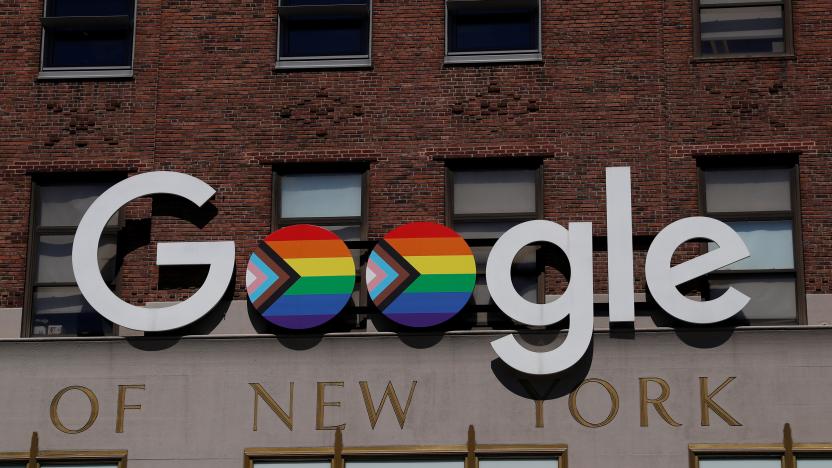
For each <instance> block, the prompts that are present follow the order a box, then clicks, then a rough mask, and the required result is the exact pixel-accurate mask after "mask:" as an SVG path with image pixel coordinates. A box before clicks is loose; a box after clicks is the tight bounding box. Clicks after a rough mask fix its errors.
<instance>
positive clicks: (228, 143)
mask: <svg viewBox="0 0 832 468" xmlns="http://www.w3.org/2000/svg"><path fill="white" fill-rule="evenodd" d="M786 2H787V3H786V4H787V7H786V10H785V11H787V12H788V15H786V18H785V21H786V22H787V23H789V24H790V27H788V28H787V29H790V31H789V37H788V41H789V42H791V44H789V47H787V49H786V50H784V52H783V53H778V54H767V55H763V56H732V55H728V56H721V55H714V56H702V55H697V53H696V49H695V47H694V43H695V42H696V41H695V40H694V37H695V36H696V35H697V34H698V32H697V30H696V28H697V24H696V22H697V18H698V15H699V14H700V11H699V10H698V7H697V6H696V5H695V4H694V2H693V0H667V1H664V2H657V1H647V2H625V1H593V2H589V1H584V0H579V1H572V2H563V1H551V0H542V1H541V3H540V7H539V8H540V11H539V15H540V44H539V49H540V55H541V59H540V60H528V61H523V62H518V63H513V62H502V63H501V62H495V63H489V62H486V63H458V64H449V63H445V62H446V44H445V42H446V41H445V37H446V24H445V23H446V2H443V1H441V0H421V1H413V0H398V1H391V0H374V1H373V2H372V8H371V10H370V18H371V23H372V29H371V34H370V41H371V47H370V53H369V61H370V64H369V66H359V67H354V68H343V67H337V66H333V67H329V68H320V69H291V68H290V69H284V68H280V67H276V66H275V62H276V60H277V53H276V44H277V41H278V24H279V22H278V2H277V1H276V0H275V1H270V2H266V1H249V2H243V1H236V0H216V1H210V2H196V1H189V0H181V1H180V0H177V1H174V2H160V1H158V0H138V1H137V4H136V10H135V21H134V34H135V35H134V44H133V47H134V51H133V55H132V67H131V70H132V72H131V73H129V75H130V76H122V77H111V78H78V77H60V76H58V77H55V76H47V75H45V74H44V73H43V70H42V63H41V61H42V37H43V35H44V27H45V26H43V25H42V23H41V21H40V18H41V17H43V16H44V2H43V0H0V193H2V194H3V196H2V200H3V203H2V206H0V224H2V226H3V227H4V229H3V231H2V233H0V260H1V261H2V263H3V265H4V268H3V271H2V272H1V273H0V312H2V313H3V314H4V317H3V318H2V319H0V323H2V324H3V328H2V330H0V335H2V337H4V338H20V337H21V336H22V337H28V336H29V335H31V334H32V328H31V327H32V325H31V316H30V314H31V312H26V311H27V308H31V304H30V301H32V298H31V288H32V286H31V284H32V282H33V281H34V280H33V279H32V278H31V274H32V271H33V268H34V266H33V263H32V262H34V260H32V259H33V256H34V255H35V253H34V249H35V246H33V245H32V244H33V234H32V233H33V229H34V227H33V225H32V224H33V220H34V214H33V211H32V210H33V208H32V207H33V203H34V201H33V185H36V184H38V183H41V182H42V181H47V182H49V181H78V180H87V179H89V178H93V179H95V178H99V179H100V178H105V179H106V178H110V179H112V180H116V179H118V178H123V177H128V176H131V175H135V174H137V173H143V172H148V171H154V170H169V171H178V172H184V173H187V174H190V175H193V176H195V177H198V178H199V179H201V180H203V181H205V182H207V183H208V184H210V185H211V186H212V187H214V188H215V189H216V190H217V194H216V196H215V197H214V198H213V199H212V201H211V203H210V204H209V206H207V207H205V208H203V209H200V210H194V209H192V207H191V206H190V205H188V203H187V202H185V201H180V200H176V199H174V198H172V197H170V198H168V197H155V198H153V200H151V199H149V198H146V199H141V200H138V201H135V202H132V203H131V204H130V205H129V206H128V207H127V209H126V210H124V213H123V219H122V221H121V222H120V229H119V232H118V254H117V259H118V260H117V262H118V269H117V275H116V278H115V283H114V284H115V288H116V291H117V292H118V294H119V295H120V297H122V298H124V299H125V300H127V301H129V302H131V303H133V304H137V305H142V304H146V303H165V302H172V301H179V300H183V299H185V298H187V297H189V296H190V295H191V294H192V293H193V292H194V291H195V290H196V289H197V288H198V286H199V285H200V284H201V281H202V278H203V277H204V271H202V270H199V269H196V270H194V271H188V272H187V273H186V274H184V273H182V270H178V271H172V272H171V271H165V270H160V269H159V268H158V267H156V266H155V258H156V244H157V242H161V241H196V240H200V241H205V240H233V241H234V242H235V244H236V249H237V257H236V274H235V277H234V280H233V284H232V285H231V286H230V287H229V291H228V292H227V293H226V295H225V297H224V299H226V301H227V302H231V303H232V304H233V303H236V304H237V305H238V306H237V309H234V310H236V311H237V312H238V313H239V314H241V315H240V317H242V318H241V319H240V320H242V322H246V321H247V320H249V318H250V317H249V316H248V315H246V311H245V306H244V304H245V299H246V281H245V277H246V262H247V259H248V256H249V254H250V253H251V252H252V251H253V250H254V248H255V247H256V245H257V243H258V242H259V241H260V240H261V239H262V238H263V237H265V236H266V235H267V234H269V233H270V232H271V231H272V230H273V229H274V228H276V227H277V221H276V219H275V215H274V210H275V207H274V204H275V190H276V188H275V180H276V177H277V175H279V174H283V173H284V172H286V171H288V172H297V171H307V170H315V171H320V170H326V171H331V172H338V171H339V170H341V169H342V168H351V169H353V168H360V169H361V170H362V171H363V170H366V174H367V175H366V194H365V195H366V216H365V218H364V219H365V222H366V228H365V229H366V234H365V235H364V236H363V237H364V239H362V241H360V242H358V243H357V244H355V245H356V246H358V247H356V248H367V247H370V246H372V245H373V243H374V241H377V240H378V239H380V238H382V237H383V236H384V235H385V233H387V232H388V231H390V230H391V229H393V228H395V227H397V226H400V225H402V224H404V223H408V222H414V221H432V222H437V223H448V222H449V220H450V219H451V218H452V217H453V213H452V212H450V211H449V210H450V208H449V195H448V191H449V187H448V184H449V183H450V182H449V181H450V179H449V172H452V171H453V170H457V169H460V168H461V169H478V168H482V167H495V168H497V169H505V168H513V167H528V166H534V167H539V168H540V174H541V182H540V189H539V190H540V192H541V195H542V197H541V200H542V202H541V203H542V204H541V206H539V211H540V216H541V217H542V218H543V219H547V220H551V221H555V222H557V223H559V224H561V225H564V226H566V225H567V224H568V223H569V222H580V221H586V222H592V223H593V236H594V243H595V244H596V249H595V264H594V270H595V282H596V285H595V292H596V294H597V295H600V296H599V297H598V298H597V301H596V302H598V303H599V304H600V305H597V307H598V309H599V311H600V312H599V315H600V317H599V318H598V320H599V321H600V322H602V323H604V318H603V314H604V312H603V309H604V306H603V302H604V300H603V298H602V297H601V296H602V295H604V294H605V293H606V292H607V280H606V278H607V270H606V253H605V246H606V224H605V223H606V216H605V203H606V199H605V190H604V180H605V179H604V174H605V168H607V167H614V166H629V167H630V168H631V170H632V186H633V192H632V195H633V199H632V203H633V215H634V218H633V228H634V236H635V238H634V239H635V241H634V242H635V284H636V293H637V294H645V296H643V297H642V296H640V298H639V299H638V301H637V302H638V304H637V308H638V309H639V310H641V311H642V312H640V315H642V316H643V317H644V320H643V321H640V322H637V326H636V328H637V329H639V328H640V327H645V328H655V327H656V325H660V326H661V325H665V324H667V317H666V316H664V315H662V313H661V312H660V311H658V308H657V307H656V306H655V304H653V303H652V302H651V299H650V297H649V294H646V293H647V291H646V287H645V281H644V258H645V255H646V250H647V246H648V245H649V242H650V241H651V240H652V238H653V237H654V236H655V235H656V233H657V232H658V231H659V230H661V229H662V228H663V227H664V226H666V225H668V224H669V223H671V222H673V221H675V220H677V219H680V218H684V217H688V216H696V215H699V214H701V213H702V212H703V205H702V197H703V196H704V195H703V190H704V188H703V187H702V185H701V184H702V180H701V174H702V170H703V168H709V167H723V166H724V167H748V168H760V167H775V166H776V167H790V168H796V169H795V171H796V174H797V178H798V179H797V184H796V185H795V186H794V190H795V192H796V194H797V196H796V199H795V200H794V202H795V203H794V204H793V205H792V210H794V211H795V212H796V213H797V214H796V216H795V218H794V219H795V220H796V221H797V224H796V225H795V226H794V227H793V229H794V230H793V235H794V236H795V245H797V246H798V248H797V249H796V250H795V257H794V262H795V267H794V271H795V272H794V275H795V284H796V288H797V289H796V291H797V301H798V305H797V306H796V307H797V314H796V315H795V316H794V317H793V319H791V320H786V321H785V322H786V325H789V324H793V325H812V326H819V325H826V324H828V323H830V322H832V307H830V306H832V284H831V283H830V275H832V237H831V236H829V235H828V232H829V231H830V230H832V210H830V209H829V201H830V199H832V169H830V166H829V161H830V156H831V155H832V126H830V122H831V121H830V116H832V85H830V78H829V77H830V76H832V57H830V52H832V21H830V20H829V5H828V4H826V3H824V2H822V1H799V0H794V1H789V0H786ZM313 3H314V2H313ZM704 3H705V2H704V1H703V4H704ZM774 3H776V2H774ZM781 3H782V2H781ZM44 24H46V23H44ZM485 159H487V160H489V161H490V162H488V163H486V162H483V161H482V160H485ZM489 164H492V165H489ZM698 248H699V247H696V246H691V247H690V248H689V249H687V250H685V251H683V255H682V256H683V257H685V256H686V257H687V258H690V257H692V256H693V255H694V254H695V253H697V252H698V251H699V250H697V249H698ZM544 258H545V256H544ZM553 262H554V260H553V261H550V262H549V263H550V265H549V267H547V270H546V271H547V274H546V275H545V286H544V292H545V294H548V295H551V294H558V293H560V292H562V290H563V288H564V281H563V275H562V274H560V273H558V272H557V271H555V269H553V268H551V263H553ZM27 272H28V275H29V277H28V278H27ZM694 290H697V289H696V287H694ZM365 303H366V301H365ZM240 304H242V305H240ZM359 304H362V305H361V307H359V309H358V312H359V314H363V315H359V317H360V318H362V320H363V317H364V316H366V315H369V316H370V317H371V318H372V316H373V315H374V314H377V312H375V311H374V310H373V308H372V307H371V306H366V307H365V306H364V305H363V303H361V301H360V300H359ZM231 308H232V309H233V308H234V307H231ZM224 310H231V309H228V308H227V307H226V309H224ZM223 313H225V312H220V313H219V314H220V315H222V314H223ZM222 319H223V317H222V316H220V317H215V318H214V319H210V320H208V322H209V323H206V324H203V325H204V326H205V327H207V328H201V329H200V332H201V333H206V334H207V333H211V332H213V333H223V331H222V330H221V329H220V328H216V329H215V327H217V322H219V321H222ZM251 320H252V323H253V326H252V324H249V323H245V324H244V325H239V323H240V322H239V321H238V322H235V324H234V325H231V326H228V328H226V329H224V330H227V331H228V333H250V332H251V329H252V328H253V329H255V330H258V331H262V328H258V327H259V326H258V324H257V323H256V320H255V319H254V318H251ZM779 323H780V324H782V323H783V322H779ZM482 325H484V324H483V323H479V322H477V321H476V320H470V321H467V322H466V321H463V322H454V323H453V324H452V325H451V326H450V327H448V328H462V329H465V330H468V329H471V328H485V327H480V326H482ZM374 327H375V328H374ZM379 327H381V325H378V324H376V325H372V324H371V325H368V324H367V323H365V322H363V321H359V322H357V323H356V322H354V321H351V320H344V321H343V323H339V324H338V325H334V326H333V327H332V329H331V330H330V329H328V331H350V330H352V331H355V330H356V329H357V330H358V331H361V330H368V331H373V330H375V329H376V328H379ZM751 328H754V327H751ZM188 332H189V333H190V332H194V330H190V331H188ZM266 332H267V333H271V332H274V330H272V329H268V328H267V329H266ZM119 333H120V334H129V333H125V332H124V331H120V332H119ZM185 333H186V332H182V333H178V334H177V333H174V334H175V335H178V336H181V335H182V334H185ZM748 333H751V332H748ZM761 333H762V332H761ZM816 333H817V334H818V336H820V335H821V334H822V333H825V332H822V331H820V332H816ZM783 336H785V335H783ZM789 336H790V338H788V339H789V340H791V339H793V338H791V335H789ZM784 339H785V338H784ZM796 341H799V339H796ZM113 343H115V342H113ZM605 343H606V342H605ZM9 346H11V345H9ZM61 346H63V345H61ZM106 346H111V344H108V345H106ZM112 346H121V345H117V344H115V345H112ZM125 346H126V345H125ZM183 346H184V345H183ZM187 346H190V345H187ZM813 346H814V345H813ZM416 347H419V346H416ZM10 349H20V348H14V347H12V348H10ZM187 349H188V350H189V351H188V352H190V348H187ZM709 356H710V355H709ZM188 359H191V358H188ZM194 359H196V358H194ZM821 361H822V360H821ZM673 365H682V364H679V363H678V362H677V363H674V364H673ZM784 365H786V364H784ZM806 365H807V366H808V365H809V364H806ZM820 365H826V366H828V361H826V364H823V362H821V364H820ZM826 369H827V370H826V371H824V372H821V373H820V377H818V378H819V379H820V382H822V381H823V379H826V378H827V374H829V372H828V367H826ZM720 375H721V374H720ZM766 375H769V374H766ZM716 378H717V376H716V375H715V376H714V379H716ZM633 379H635V377H633ZM252 381H253V380H252ZM720 381H721V379H720ZM813 382H814V383H818V382H816V381H814V380H813ZM67 385H69V383H67ZM714 385H715V384H714ZM246 390H249V389H246ZM52 393H54V392H52ZM245 395H246V398H249V396H248V394H247V393H246V394H245ZM737 400H738V399H737ZM246 402H248V403H246V405H248V404H249V403H250V401H249V400H246ZM772 404H774V403H772ZM746 409H747V408H746ZM601 419H603V418H601ZM812 424H814V425H812ZM819 424H820V423H814V422H813V423H811V424H810V427H809V428H808V429H806V433H808V434H810V436H809V437H812V436H814V435H815V434H819V433H821V432H822V431H823V429H822V428H821V426H820V425H819ZM26 427H28V426H26ZM41 430H45V429H43V428H41ZM754 430H755V431H756V430H757V429H754ZM778 430H779V428H778ZM770 432H771V431H767V432H766V431H763V433H765V434H766V435H769V433H770ZM760 433H761V432H759V431H758V432H756V433H753V434H747V433H743V434H742V435H741V436H739V438H740V439H743V440H758V439H759V438H758V437H756V438H755V436H757V435H759V434H760ZM422 435H423V434H420V435H419V436H418V437H417V439H419V440H422V439H429V437H422ZM493 435H494V434H489V436H488V437H490V436H493ZM688 435H689V436H690V437H689V439H702V438H704V439H708V437H709V436H708V435H707V434H704V435H703V434H698V433H697V434H694V435H690V434H688ZM723 436H724V433H722V432H720V433H719V434H718V435H717V436H714V437H711V439H721V438H723ZM293 437H294V436H293ZM298 437H300V436H298ZM326 437H329V435H327V436H326ZM362 437H363V436H362ZM726 437H727V438H728V439H730V438H731V437H733V435H729V436H726ZM492 438H493V437H492ZM497 438H498V437H497ZM532 438H533V437H532ZM365 439H366V438H364V439H362V441H365V443H372V440H370V439H366V440H365ZM400 439H402V440H404V441H405V442H406V443H411V442H412V441H410V440H409V439H407V437H404V438H400ZM405 439H407V440H405ZM103 440H106V441H108V442H113V440H112V439H109V438H105V439H103ZM293 440H295V439H293ZM298 440H300V441H299V442H298V444H300V445H308V444H309V443H319V442H320V443H323V442H322V441H323V440H324V439H323V436H320V437H319V436H318V435H316V436H315V437H312V438H310V439H302V438H301V439H298ZM327 440H328V439H327ZM397 440H398V439H397ZM708 440H710V439H708ZM53 441H55V444H56V445H59V446H67V445H70V444H69V443H68V442H65V441H63V440H59V439H53ZM113 443H115V444H118V442H113ZM258 443H266V442H265V441H260V439H258ZM403 443H404V442H403ZM17 445H20V444H19V443H18V444H17ZM88 445H89V444H88ZM93 445H94V444H93ZM110 445H112V444H110ZM122 445H123V444H122ZM4 448H7V447H4V446H2V444H0V449H4ZM230 458H233V457H230V456H229V459H230ZM171 459H172V458H171ZM668 459H670V458H665V459H663V460H668ZM235 460H236V458H235ZM634 460H636V458H634V459H633V460H630V461H628V462H626V463H628V465H626V466H637V464H636V461H634ZM234 463H237V462H236V461H235V462H234ZM140 466H144V465H141V464H140ZM147 466H153V465H147ZM157 466H161V465H157ZM165 466H167V465H165ZM171 466H172V465H171ZM211 466H214V465H211ZM216 466H220V465H216ZM575 466H592V465H591V464H580V462H578V463H576V464H575ZM595 466H600V465H595ZM622 466H624V465H622Z"/></svg>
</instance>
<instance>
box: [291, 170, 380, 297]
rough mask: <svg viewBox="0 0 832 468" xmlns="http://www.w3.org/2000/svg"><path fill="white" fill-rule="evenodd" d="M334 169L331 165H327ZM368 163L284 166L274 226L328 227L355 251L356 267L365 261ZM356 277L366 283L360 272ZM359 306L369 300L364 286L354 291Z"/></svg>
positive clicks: (357, 271)
mask: <svg viewBox="0 0 832 468" xmlns="http://www.w3.org/2000/svg"><path fill="white" fill-rule="evenodd" d="M324 170H331V169H324ZM366 185H367V172H366V167H358V168H357V167H347V168H343V170H342V171H339V172H323V171H317V172H313V171H304V172H298V171H295V170H281V171H278V172H276V174H275V186H276V187H277V190H276V191H275V193H276V195H275V197H276V199H275V202H274V211H275V212H274V219H275V223H274V225H275V229H279V228H282V227H286V226H291V225H293V224H313V225H315V226H321V227H323V228H326V229H329V230H330V231H332V232H333V233H335V234H336V235H338V237H340V238H341V239H342V240H343V241H344V242H346V244H347V247H349V248H350V251H351V252H352V256H353V260H354V261H355V264H356V267H357V268H358V267H360V265H361V264H362V263H363V262H364V261H366V257H367V255H368V249H367V248H368V247H369V246H368V245H366V239H367V195H366V194H367V190H366ZM362 271H363V268H359V269H358V270H356V281H359V285H363V284H364V281H363V280H361V272H362ZM353 302H354V304H355V305H356V306H358V305H365V304H366V294H365V291H364V290H363V286H361V287H360V289H359V290H358V291H356V293H355V294H354V297H353Z"/></svg>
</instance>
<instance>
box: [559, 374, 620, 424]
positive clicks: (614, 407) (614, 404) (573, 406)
mask: <svg viewBox="0 0 832 468" xmlns="http://www.w3.org/2000/svg"><path fill="white" fill-rule="evenodd" d="M588 383H597V384H599V385H601V386H602V387H604V390H606V391H607V393H608V394H609V395H610V403H611V406H610V413H609V415H607V418H606V419H604V420H603V421H601V422H599V423H593V422H589V421H587V420H586V419H585V418H584V417H583V416H582V415H581V412H580V411H578V392H580V391H581V388H582V387H583V386H584V385H586V384H588ZM618 407H619V401H618V392H616V391H615V387H613V386H612V385H610V383H609V382H607V381H606V380H603V379H586V380H584V381H583V382H581V384H580V385H578V388H576V389H575V390H573V391H572V393H570V394H569V412H570V413H572V417H573V418H574V419H575V421H578V422H579V423H580V424H581V425H582V426H585V427H592V428H598V427H604V426H606V425H607V424H609V423H611V422H612V420H613V419H615V416H616V415H618Z"/></svg>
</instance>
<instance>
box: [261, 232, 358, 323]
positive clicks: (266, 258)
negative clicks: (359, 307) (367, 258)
mask: <svg viewBox="0 0 832 468" xmlns="http://www.w3.org/2000/svg"><path fill="white" fill-rule="evenodd" d="M354 287H355V263H354V261H353V258H352V254H351V253H350V251H349V249H348V248H347V246H346V244H344V241H342V240H341V239H340V238H338V236H336V235H335V234H333V233H332V232H330V231H328V230H326V229H323V228H320V227H317V226H311V225H308V224H299V225H295V226H289V227H285V228H283V229H279V230H277V231H275V232H273V233H271V234H270V235H269V236H268V237H266V239H265V240H264V241H263V242H261V243H260V245H259V246H258V247H257V250H255V252H254V253H253V254H251V257H250V259H249V262H248V268H247V270H246V289H247V291H248V297H249V301H250V302H251V304H252V305H253V306H254V308H255V309H256V310H257V311H258V312H260V313H261V314H262V315H263V317H264V318H265V319H266V320H268V321H269V322H272V323H274V324H276V325H279V326H281V327H285V328H291V329H307V328H313V327H317V326H320V325H323V324H324V323H326V322H327V321H329V320H330V319H332V318H333V317H335V316H336V315H338V313H339V312H340V311H341V309H343V308H344V305H345V304H346V303H347V301H348V300H349V299H350V297H351V295H352V291H353V289H354Z"/></svg>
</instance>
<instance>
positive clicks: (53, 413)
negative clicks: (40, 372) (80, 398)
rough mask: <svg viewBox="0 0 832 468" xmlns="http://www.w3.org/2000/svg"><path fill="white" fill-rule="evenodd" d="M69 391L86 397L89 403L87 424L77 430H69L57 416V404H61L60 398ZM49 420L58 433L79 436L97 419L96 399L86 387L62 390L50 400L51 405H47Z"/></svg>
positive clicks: (76, 386) (74, 386) (77, 386)
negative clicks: (76, 391) (74, 391)
mask: <svg viewBox="0 0 832 468" xmlns="http://www.w3.org/2000/svg"><path fill="white" fill-rule="evenodd" d="M70 390H78V391H80V392H81V393H83V394H84V395H86V397H87V399H88V400H89V401H90V417H89V419H87V423H86V424H84V425H83V426H81V427H80V428H78V429H70V428H68V427H66V426H65V425H64V423H63V422H61V418H60V417H59V416H58V403H60V402H61V398H62V397H63V396H64V394H65V393H67V392H69V391H70ZM49 418H50V419H52V425H53V426H55V428H56V429H58V430H59V431H61V432H63V433H66V434H80V433H82V432H84V431H86V430H87V429H89V428H90V427H92V425H93V424H95V420H96V419H98V397H96V396H95V393H93V391H92V390H90V389H89V388H87V387H82V386H80V385H73V386H71V387H66V388H64V389H62V390H61V391H60V392H58V393H57V394H56V395H55V398H52V404H51V405H49Z"/></svg>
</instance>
